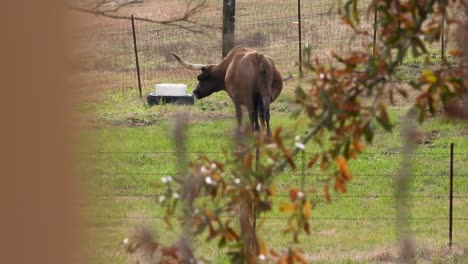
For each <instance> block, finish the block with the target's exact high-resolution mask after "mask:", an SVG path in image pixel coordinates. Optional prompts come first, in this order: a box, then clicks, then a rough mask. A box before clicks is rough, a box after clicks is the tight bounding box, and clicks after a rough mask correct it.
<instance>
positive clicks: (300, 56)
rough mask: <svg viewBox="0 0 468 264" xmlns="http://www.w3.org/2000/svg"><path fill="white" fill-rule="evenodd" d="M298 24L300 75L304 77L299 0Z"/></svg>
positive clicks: (298, 4)
mask: <svg viewBox="0 0 468 264" xmlns="http://www.w3.org/2000/svg"><path fill="white" fill-rule="evenodd" d="M297 22H298V27H299V28H298V33H299V36H298V37H299V74H300V75H302V21H301V0H297Z"/></svg>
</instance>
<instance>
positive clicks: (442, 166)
mask: <svg viewBox="0 0 468 264" xmlns="http://www.w3.org/2000/svg"><path fill="white" fill-rule="evenodd" d="M161 2H164V3H166V4H168V5H174V6H177V5H181V3H174V1H167V0H166V1H154V3H153V2H151V1H148V2H147V1H145V3H143V4H142V5H144V4H146V3H149V4H148V5H150V6H141V9H140V11H141V12H143V16H145V15H148V14H147V13H150V11H151V10H153V9H159V8H158V6H157V5H158V4H160V3H161ZM239 2H241V4H239V5H238V11H237V16H238V18H239V19H238V20H237V23H238V28H237V37H238V39H239V40H240V41H244V42H245V43H244V44H249V43H253V44H255V45H258V46H257V48H259V49H260V50H262V51H264V52H265V53H266V54H268V55H271V56H273V57H274V58H275V60H276V61H277V63H278V65H279V67H280V68H281V70H282V73H283V75H286V74H288V73H296V71H297V65H296V59H297V56H296V55H295V54H296V52H297V48H296V43H295V41H296V40H297V37H296V30H297V27H296V24H294V23H293V22H294V21H295V15H296V12H295V10H296V9H295V8H296V1H287V2H286V1H278V0H269V1H250V0H249V1H239ZM239 2H238V3H239ZM332 2H334V1H332ZM208 3H210V4H211V5H212V6H210V8H208V9H207V10H206V11H205V12H206V13H204V18H205V20H203V21H206V20H208V21H209V22H213V23H218V22H220V20H219V21H218V20H216V19H214V18H218V17H219V16H220V12H219V6H217V5H219V1H214V0H210V1H208ZM329 4H330V3H329V1H311V2H307V1H304V11H305V12H303V14H304V19H303V42H304V43H306V42H310V44H311V47H312V50H313V55H314V56H324V55H325V54H326V52H325V51H326V50H328V49H338V50H341V49H346V48H350V46H351V44H350V42H349V37H348V36H350V32H349V31H347V30H345V28H344V27H342V26H341V25H340V24H339V19H337V18H336V17H332V16H327V15H325V13H326V12H328V11H329V10H330V5H329ZM256 5H258V6H256ZM148 7H152V8H153V9H150V8H148ZM135 8H138V5H137V6H135ZM145 9H147V10H148V11H144V10H145ZM259 10H263V11H265V10H267V11H265V12H264V13H265V14H270V15H271V16H272V17H273V18H271V17H267V16H266V15H265V17H261V16H260V13H259ZM172 11H173V10H172ZM141 12H138V13H141ZM145 12H147V13H145ZM268 12H269V13H268ZM169 13H171V12H169ZM319 13H324V15H323V18H322V15H320V14H319ZM205 15H206V17H205ZM264 19H266V20H271V21H270V23H269V24H260V23H259V21H263V20H264ZM216 21H217V22H216ZM272 21H273V22H274V23H273V22H272ZM367 22H369V21H367ZM367 22H365V24H366V26H369V25H367ZM100 29H101V31H103V32H98V33H100V34H97V36H94V35H93V34H91V35H92V36H94V38H91V37H90V39H92V41H89V42H86V43H85V44H86V45H83V50H82V51H81V52H83V54H82V53H80V52H78V53H77V57H78V58H79V59H82V60H83V62H82V63H83V65H81V67H82V68H81V69H80V70H81V71H82V72H81V73H82V74H83V75H84V76H86V77H88V76H90V78H89V79H90V80H94V78H99V79H100V81H101V83H100V84H101V85H104V86H106V87H105V89H102V90H98V91H97V92H96V91H95V90H94V86H92V85H89V87H86V89H85V88H83V91H84V93H85V94H86V96H85V97H87V100H85V101H83V102H80V103H79V104H77V105H76V110H77V112H78V113H80V114H81V116H82V123H83V125H82V126H83V127H84V128H83V129H82V130H81V132H82V133H81V134H80V140H79V141H80V144H79V147H78V149H77V153H78V156H79V160H80V164H79V172H80V175H81V178H80V179H81V180H82V182H83V184H84V185H85V186H86V188H85V193H84V195H83V200H82V201H80V208H81V210H80V213H81V214H82V219H83V220H84V223H85V226H84V230H85V235H84V237H85V239H84V242H85V244H84V251H83V252H84V256H85V258H86V262H87V263H95V264H101V263H102V264H103V263H127V257H126V255H125V254H124V251H123V248H122V245H121V242H122V239H124V238H125V237H127V236H128V235H129V233H130V232H131V231H132V229H133V227H134V226H136V225H138V224H140V223H149V224H150V225H151V226H152V227H154V229H155V230H156V231H157V235H158V240H160V241H161V242H163V243H164V244H169V243H171V242H173V241H175V240H176V239H177V237H178V236H179V235H180V230H179V229H178V228H177V227H176V228H174V229H170V228H168V226H167V225H166V224H165V223H164V221H163V220H162V219H161V217H162V216H163V214H164V209H163V208H162V207H160V206H159V205H158V203H157V199H158V197H159V194H160V193H161V192H162V191H163V183H162V182H161V179H162V177H165V176H167V175H174V174H176V172H177V168H178V166H184V165H185V164H178V163H177V162H176V157H175V155H174V153H173V152H174V144H173V141H172V137H171V132H170V131H171V128H172V117H173V116H174V115H175V114H178V113H182V114H183V115H184V116H186V117H188V119H189V121H190V123H189V125H188V130H187V136H188V146H187V147H188V156H189V159H196V158H197V157H198V156H199V155H201V154H206V155H209V156H210V157H214V158H217V159H223V155H222V153H221V151H222V150H223V149H226V148H229V147H230V146H231V144H232V142H231V141H232V138H233V131H234V128H235V118H234V107H233V105H232V103H231V101H230V99H229V98H228V97H227V95H226V94H225V93H217V94H214V95H212V96H210V97H208V98H205V99H203V100H201V101H197V102H196V103H195V105H194V106H174V105H160V106H154V107H149V106H148V105H146V103H145V100H144V99H140V98H139V97H138V92H137V90H136V89H135V88H121V87H129V86H134V85H135V83H136V79H135V73H134V61H133V60H134V58H133V53H132V52H133V47H132V45H131V44H132V42H131V41H130V40H131V38H130V31H129V24H128V23H127V21H125V22H118V23H117V22H115V23H112V24H110V25H108V26H106V27H103V28H98V29H97V30H96V31H99V30H100ZM159 29H160V25H146V24H137V32H138V34H140V35H139V37H140V38H139V47H140V63H141V67H142V75H143V94H144V95H146V94H147V93H149V92H151V91H152V90H153V88H152V86H153V84H154V83H156V82H158V83H161V82H181V83H186V84H188V85H189V91H190V90H191V89H193V88H194V85H195V82H196V81H195V80H196V79H195V77H196V73H193V72H189V71H186V70H183V69H181V68H180V67H179V65H177V64H176V63H174V61H173V60H172V58H171V57H170V55H168V52H169V51H176V52H179V53H181V55H183V56H184V57H186V58H187V59H189V60H194V61H196V62H200V63H202V62H203V63H205V62H206V63H209V62H216V61H218V59H219V55H220V51H217V53H214V52H213V50H215V49H219V46H220V41H218V39H217V38H213V39H212V41H211V42H210V41H208V42H207V40H206V36H204V35H193V34H180V32H179V34H176V33H175V31H174V30H167V31H161V32H158V33H157V34H156V33H155V32H157V30H159ZM218 33H219V32H218ZM332 33H333V34H332ZM215 35H216V34H215ZM249 41H250V42H249ZM360 41H361V42H364V43H361V42H360ZM197 43H202V44H203V45H201V44H197ZM367 44H368V43H367V42H366V41H363V40H355V41H354V42H352V45H354V46H353V47H354V48H355V47H357V46H359V47H364V46H366V45H367ZM436 46H437V44H434V45H433V46H430V47H429V48H430V52H429V53H430V55H429V56H428V57H427V58H412V57H411V55H409V56H408V57H406V58H405V60H404V61H403V62H402V64H401V67H400V69H399V70H398V71H397V74H396V76H395V79H394V80H395V81H398V82H400V83H399V84H401V85H404V86H405V85H406V84H405V83H406V82H408V81H409V80H414V79H416V78H417V76H418V74H419V73H420V71H421V70H422V69H423V68H425V67H433V66H434V65H438V63H440V55H439V52H438V50H437V49H438V47H436ZM79 51H80V50H79ZM90 51H91V52H93V54H91V55H90V54H88V53H87V52H90ZM89 55H90V57H87V56H89ZM426 59H430V60H431V63H432V64H427V63H426ZM450 59H451V58H450V57H449V60H450ZM198 60H200V61H198ZM202 60H203V61H202ZM206 60H207V61H206ZM80 62H81V61H80ZM190 76H191V77H190ZM296 85H297V84H296V81H295V80H291V81H288V82H287V83H286V85H285V88H284V90H283V93H282V94H281V96H280V97H279V98H278V100H277V101H276V102H275V103H274V104H272V106H271V109H272V126H273V127H278V126H281V127H283V128H285V129H286V130H289V132H290V133H302V132H303V131H301V132H296V131H291V127H292V126H293V124H294V123H295V121H294V120H293V119H292V118H291V113H292V112H293V111H294V110H295V109H296V107H297V106H296V105H294V103H292V101H293V100H294V92H293V91H294V88H295V87H296ZM109 87H113V89H110V88H109ZM116 87H117V88H116ZM90 88H91V89H90ZM411 95H412V94H411ZM89 98H91V99H89ZM410 105H411V103H410V102H408V101H404V100H401V99H399V100H398V102H397V105H396V106H394V107H392V108H391V109H390V114H391V118H392V120H394V121H395V123H396V124H397V126H396V128H395V130H394V133H392V134H389V133H386V132H384V131H383V129H378V131H377V135H376V136H375V139H374V143H373V144H372V145H368V146H366V150H365V152H364V153H363V154H362V155H361V156H360V157H359V158H358V159H357V160H355V161H352V162H351V163H350V169H351V171H352V174H353V176H354V178H353V180H352V181H351V182H350V183H349V185H348V192H347V193H345V194H341V195H339V194H337V193H332V202H331V203H326V202H325V201H324V199H323V198H322V192H321V190H322V184H323V182H324V179H325V176H324V175H322V174H321V173H320V172H318V171H317V170H310V171H302V170H301V169H299V170H297V171H292V170H291V169H288V170H286V171H285V172H284V173H283V174H282V175H279V176H278V182H277V187H278V188H277V189H278V194H277V196H276V198H275V200H274V202H275V205H274V210H273V211H272V212H270V213H269V214H267V215H263V216H261V218H262V219H261V220H260V222H259V223H261V225H260V228H259V235H260V236H261V238H262V239H264V240H266V241H268V243H269V245H270V246H271V247H273V248H274V249H276V250H278V251H284V250H286V249H287V248H288V247H290V246H298V245H293V244H291V243H290V241H291V240H292V239H291V237H290V236H284V235H283V233H282V230H283V229H284V228H285V227H286V224H287V223H286V221H285V219H284V218H285V217H287V215H284V214H282V213H281V212H279V210H278V207H279V205H280V204H281V203H282V202H283V201H286V200H287V199H288V198H287V191H286V190H287V189H288V188H289V187H291V186H299V185H300V183H301V182H302V181H304V182H305V183H306V186H305V187H306V188H305V189H317V190H318V191H317V193H315V194H312V195H311V199H312V201H313V205H314V209H313V211H312V219H311V221H310V224H311V234H310V235H308V236H302V237H301V239H300V241H301V244H300V245H299V246H300V247H302V248H303V249H304V254H305V256H306V257H307V258H308V260H310V261H313V262H315V263H395V262H397V259H396V256H397V255H398V252H397V250H398V241H397V235H396V221H395V219H394V218H395V198H394V196H393V192H394V191H393V180H392V178H393V176H394V175H395V174H397V173H398V170H399V167H400V164H401V161H402V160H403V159H411V164H412V167H411V168H410V171H411V186H410V193H409V196H410V197H409V200H410V204H411V213H410V215H411V216H410V217H411V220H410V223H411V230H412V232H413V234H412V237H413V239H414V241H415V244H416V247H417V257H418V259H417V262H418V263H468V139H467V135H468V124H467V123H462V122H461V121H455V120H448V119H446V118H445V117H444V116H443V115H438V116H436V117H432V118H429V119H428V120H427V122H426V123H425V124H424V125H423V126H422V127H421V130H422V131H423V132H424V138H423V139H422V141H421V144H419V146H418V149H417V150H416V152H415V153H414V155H410V156H404V155H402V154H400V153H401V149H402V139H401V135H400V129H401V123H400V122H401V120H403V119H402V118H401V117H403V116H404V115H405V113H406V112H407V110H408V109H409V107H410ZM450 143H454V144H455V160H454V167H455V180H454V195H455V199H454V218H455V219H454V234H453V239H454V242H455V244H454V250H452V251H448V250H447V248H446V245H447V242H448V193H449V178H448V175H449V151H450V148H449V145H450ZM314 148H315V146H314V145H308V146H307V148H306V153H305V154H304V159H305V160H307V158H308V157H310V156H311V155H312V153H313V152H314V151H315V149H314ZM301 159H302V156H298V157H296V162H298V164H301ZM301 167H302V166H299V168H301ZM303 177H304V178H303ZM205 238H206V237H205V236H201V237H197V238H196V241H195V242H194V244H195V245H197V246H196V255H197V256H198V257H199V258H200V259H201V260H203V262H204V263H228V258H227V257H226V254H225V250H223V249H218V248H217V241H211V242H209V243H208V242H206V241H205Z"/></svg>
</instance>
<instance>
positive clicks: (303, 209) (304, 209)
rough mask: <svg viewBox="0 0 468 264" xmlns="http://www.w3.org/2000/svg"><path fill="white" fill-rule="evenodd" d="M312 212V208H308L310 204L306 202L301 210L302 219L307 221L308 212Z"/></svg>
mask: <svg viewBox="0 0 468 264" xmlns="http://www.w3.org/2000/svg"><path fill="white" fill-rule="evenodd" d="M311 210H312V207H311V206H310V203H309V201H307V202H306V203H305V204H304V207H303V208H302V214H303V215H304V217H305V218H306V219H309V218H310V211H311Z"/></svg>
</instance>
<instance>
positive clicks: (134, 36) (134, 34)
mask: <svg viewBox="0 0 468 264" xmlns="http://www.w3.org/2000/svg"><path fill="white" fill-rule="evenodd" d="M131 18H132V31H133V48H134V50H135V61H136V70H137V77H138V91H139V92H140V98H142V97H143V95H142V93H141V79H140V64H139V63H138V48H137V40H136V31H135V19H134V17H133V15H132V16H131Z"/></svg>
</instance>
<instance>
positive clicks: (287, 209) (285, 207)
mask: <svg viewBox="0 0 468 264" xmlns="http://www.w3.org/2000/svg"><path fill="white" fill-rule="evenodd" d="M294 210H296V205H295V204H293V203H283V204H282V205H280V211H281V212H283V213H287V214H292V213H294Z"/></svg>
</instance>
